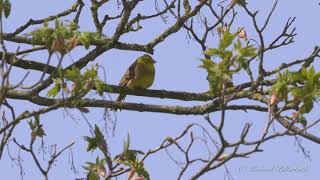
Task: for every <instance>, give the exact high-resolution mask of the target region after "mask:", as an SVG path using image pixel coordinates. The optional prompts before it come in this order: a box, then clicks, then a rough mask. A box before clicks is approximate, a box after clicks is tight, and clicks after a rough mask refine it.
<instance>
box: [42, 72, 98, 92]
mask: <svg viewBox="0 0 320 180" xmlns="http://www.w3.org/2000/svg"><path fill="white" fill-rule="evenodd" d="M58 74H59V78H56V79H53V82H54V87H53V88H52V89H50V90H49V91H48V93H47V95H48V96H49V97H56V96H57V95H58V94H59V92H60V91H61V90H64V91H65V92H68V93H69V95H70V96H78V95H82V96H83V95H85V94H86V93H87V92H88V91H89V90H90V89H91V88H92V87H96V90H97V92H98V94H99V95H101V96H102V95H103V88H104V83H103V82H102V81H101V80H100V79H99V77H98V67H97V66H92V67H91V68H89V69H86V70H85V72H84V73H83V74H82V73H81V71H80V69H79V68H77V67H75V66H73V67H72V68H71V69H68V70H66V71H65V72H64V73H62V70H61V69H60V71H59V72H58ZM65 79H66V81H67V82H72V83H71V84H72V86H71V88H68V86H67V83H66V82H65Z"/></svg>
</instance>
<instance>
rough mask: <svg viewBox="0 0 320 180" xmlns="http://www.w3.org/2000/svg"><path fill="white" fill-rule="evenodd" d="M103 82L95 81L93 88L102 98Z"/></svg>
mask: <svg viewBox="0 0 320 180" xmlns="http://www.w3.org/2000/svg"><path fill="white" fill-rule="evenodd" d="M103 84H104V83H103V82H102V81H101V80H99V79H98V80H96V81H95V87H96V89H97V92H98V94H99V95H100V96H102V95H103V92H104V91H103V90H104V89H103Z"/></svg>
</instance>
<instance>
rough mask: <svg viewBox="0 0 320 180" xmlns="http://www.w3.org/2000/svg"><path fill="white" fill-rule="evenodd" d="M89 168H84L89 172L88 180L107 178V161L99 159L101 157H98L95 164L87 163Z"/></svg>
mask: <svg viewBox="0 0 320 180" xmlns="http://www.w3.org/2000/svg"><path fill="white" fill-rule="evenodd" d="M86 164H87V166H84V167H83V168H84V169H85V170H87V179H88V180H100V176H101V177H106V174H107V173H106V169H105V165H106V160H105V159H104V158H103V159H101V160H100V159H99V156H97V158H96V161H95V163H92V162H86Z"/></svg>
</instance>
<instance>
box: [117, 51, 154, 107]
mask: <svg viewBox="0 0 320 180" xmlns="http://www.w3.org/2000/svg"><path fill="white" fill-rule="evenodd" d="M155 63H156V61H155V60H153V59H152V57H151V56H150V55H148V54H144V55H143V56H140V57H139V58H137V60H136V61H135V62H134V63H133V64H131V66H130V67H129V68H128V70H127V71H126V73H125V74H124V75H123V77H122V78H121V80H120V83H119V86H123V87H128V88H130V89H147V88H148V87H150V86H151V85H152V84H153V81H154V76H155V68H154V64H155ZM125 97H126V94H120V95H119V96H118V98H117V101H123V100H124V98H125Z"/></svg>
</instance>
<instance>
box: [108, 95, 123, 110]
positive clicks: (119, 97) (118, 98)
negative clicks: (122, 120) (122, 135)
mask: <svg viewBox="0 0 320 180" xmlns="http://www.w3.org/2000/svg"><path fill="white" fill-rule="evenodd" d="M125 97H126V95H125V94H120V95H119V96H118V97H117V99H116V102H121V101H123V100H124V98H125ZM111 109H112V110H114V111H117V110H118V109H117V108H115V107H112V108H111ZM120 111H121V109H120Z"/></svg>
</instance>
